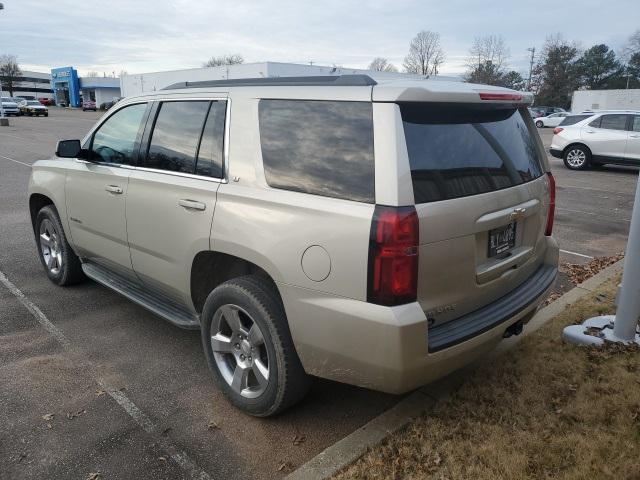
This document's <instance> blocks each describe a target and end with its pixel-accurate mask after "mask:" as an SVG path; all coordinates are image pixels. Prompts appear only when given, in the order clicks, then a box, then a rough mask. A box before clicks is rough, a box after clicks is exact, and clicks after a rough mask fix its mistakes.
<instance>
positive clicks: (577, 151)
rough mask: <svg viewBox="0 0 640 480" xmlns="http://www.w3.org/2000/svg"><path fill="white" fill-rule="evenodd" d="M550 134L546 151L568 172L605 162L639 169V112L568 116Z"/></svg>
mask: <svg viewBox="0 0 640 480" xmlns="http://www.w3.org/2000/svg"><path fill="white" fill-rule="evenodd" d="M553 133H554V135H553V139H552V140H551V147H550V150H549V151H550V153H551V155H553V156H554V157H557V158H562V160H563V161H564V164H565V166H566V167H567V168H569V169H571V170H584V169H586V168H589V167H591V166H595V165H603V164H606V163H611V164H617V165H633V166H640V111H637V110H607V111H603V110H601V111H598V112H583V113H580V114H576V115H570V116H568V117H566V118H565V119H564V120H563V121H562V122H561V123H560V125H559V126H558V127H556V128H555V129H554V130H553Z"/></svg>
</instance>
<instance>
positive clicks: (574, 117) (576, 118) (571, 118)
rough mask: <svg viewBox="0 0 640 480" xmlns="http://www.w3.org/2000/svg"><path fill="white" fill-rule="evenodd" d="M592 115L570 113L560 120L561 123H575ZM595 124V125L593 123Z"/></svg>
mask: <svg viewBox="0 0 640 480" xmlns="http://www.w3.org/2000/svg"><path fill="white" fill-rule="evenodd" d="M590 116H591V115H568V116H567V117H565V118H564V120H562V122H560V125H561V126H562V125H573V124H575V123H578V122H581V121H582V120H586V119H587V118H589V117H590ZM592 126H593V125H592Z"/></svg>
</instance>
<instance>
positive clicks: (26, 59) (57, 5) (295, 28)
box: [0, 0, 640, 75]
mask: <svg viewBox="0 0 640 480" xmlns="http://www.w3.org/2000/svg"><path fill="white" fill-rule="evenodd" d="M0 1H1V2H2V3H4V10H2V11H0V54H2V53H10V54H14V55H17V56H18V61H19V63H20V65H21V66H22V68H23V69H24V70H28V69H31V70H40V71H48V70H49V69H50V68H52V67H59V66H69V65H71V66H74V67H76V68H77V69H78V70H79V71H80V74H81V75H82V74H85V73H86V72H88V71H90V70H95V71H98V72H100V73H102V72H108V73H109V74H110V73H111V72H113V71H115V72H116V73H119V72H120V71H121V70H126V71H127V72H129V73H143V72H151V71H158V70H172V69H179V68H193V67H199V66H201V64H202V63H203V62H204V61H206V60H207V59H208V58H209V57H210V56H212V55H221V54H225V53H240V54H242V55H243V56H244V58H245V62H260V61H267V60H270V61H278V62H294V63H301V62H304V63H307V62H309V61H313V62H314V63H316V64H319V65H333V64H337V65H340V66H344V67H353V68H366V66H367V65H368V64H369V62H370V61H371V59H372V58H373V57H376V56H381V57H386V58H388V59H389V61H391V62H392V63H394V64H395V65H397V66H401V64H402V59H403V57H404V55H405V54H406V53H407V50H408V45H409V42H410V40H411V38H412V37H413V36H414V35H415V34H416V33H417V32H418V31H420V30H432V31H436V32H439V33H440V35H441V37H442V46H443V48H444V50H445V53H446V61H445V63H444V65H443V67H442V68H441V69H440V72H441V73H443V74H457V73H462V72H463V71H464V66H463V65H464V61H465V58H466V56H467V55H468V50H469V47H470V45H471V43H472V42H473V39H474V37H476V36H483V35H489V34H497V35H502V37H503V38H504V39H505V41H506V43H507V45H508V46H509V48H510V50H511V58H510V61H509V66H510V67H512V68H514V69H516V70H519V71H521V72H522V73H526V72H528V58H527V56H528V53H527V51H526V49H527V48H528V47H531V46H535V47H536V48H538V49H540V47H542V44H543V43H544V40H545V37H546V36H547V35H550V34H556V33H558V32H560V33H562V34H563V36H564V37H565V38H566V39H568V40H571V41H577V42H579V43H580V45H581V46H582V47H583V48H588V47H590V46H591V45H593V44H596V43H606V44H607V45H609V46H611V47H613V48H614V49H616V50H618V49H619V48H620V47H622V46H623V44H624V43H625V42H626V40H627V38H628V37H629V35H631V34H632V33H633V32H634V31H635V30H636V29H639V28H640V3H639V2H640V0H609V1H607V2H603V1H602V0H580V1H575V0H564V1H561V0H553V1H546V0H530V1H522V0H510V1H504V0H503V1H500V2H494V1H491V0H484V1H475V0H474V1H472V0H468V1H458V0H437V1H434V0H429V1H427V0H424V1H418V0H360V1H350V0H329V1H305V0H279V1H276V0H255V1H254V0H234V1H227V2H215V1H211V0H171V1H161V0H157V1H151V0H137V1H133V0H131V1H127V0H104V1H92V0H81V1H78V0H75V1H70V0H0Z"/></svg>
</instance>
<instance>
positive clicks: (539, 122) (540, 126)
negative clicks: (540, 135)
mask: <svg viewBox="0 0 640 480" xmlns="http://www.w3.org/2000/svg"><path fill="white" fill-rule="evenodd" d="M536 127H538V128H542V127H544V123H542V122H541V121H540V120H538V121H537V122H536Z"/></svg>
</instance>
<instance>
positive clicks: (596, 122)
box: [589, 117, 602, 128]
mask: <svg viewBox="0 0 640 480" xmlns="http://www.w3.org/2000/svg"><path fill="white" fill-rule="evenodd" d="M601 121H602V117H598V118H596V119H595V120H592V121H591V122H589V126H590V127H594V128H600V122H601Z"/></svg>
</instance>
